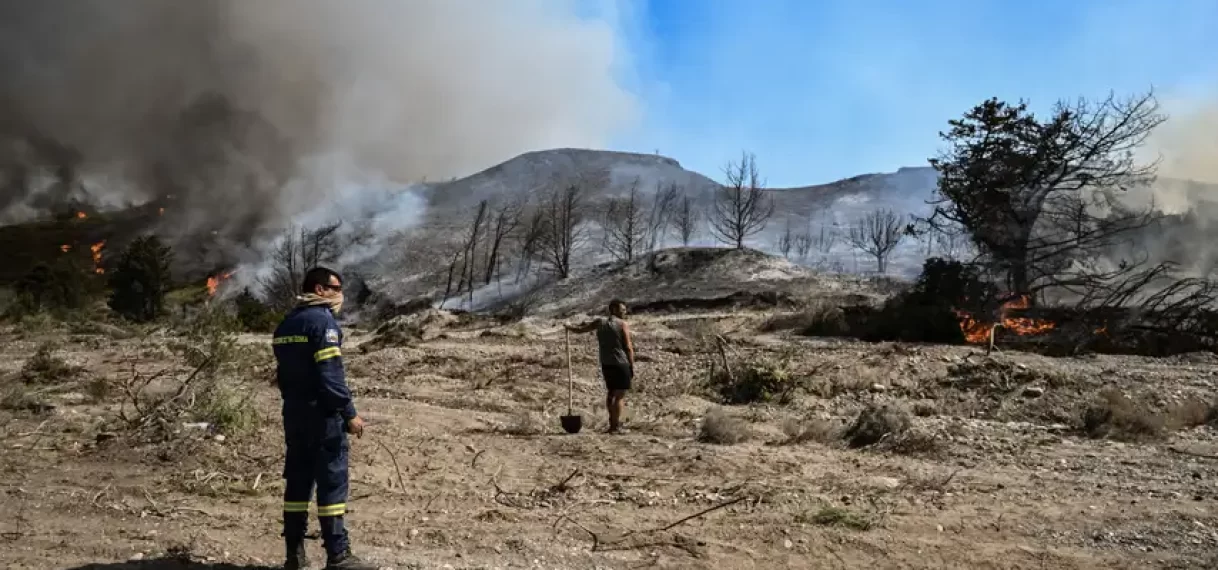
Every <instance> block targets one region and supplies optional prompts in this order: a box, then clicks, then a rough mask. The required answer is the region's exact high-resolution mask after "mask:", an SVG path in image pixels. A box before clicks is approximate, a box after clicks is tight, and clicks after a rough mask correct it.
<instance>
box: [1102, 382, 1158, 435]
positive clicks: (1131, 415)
mask: <svg viewBox="0 0 1218 570" xmlns="http://www.w3.org/2000/svg"><path fill="white" fill-rule="evenodd" d="M1165 427H1166V421H1165V418H1164V416H1163V415H1161V414H1158V413H1156V412H1155V411H1154V410H1152V409H1150V408H1148V407H1147V406H1145V405H1141V404H1138V403H1137V402H1134V401H1133V400H1132V399H1130V398H1129V396H1126V395H1125V394H1124V393H1122V392H1121V391H1120V390H1117V389H1115V388H1109V389H1105V390H1103V391H1101V392H1100V393H1099V396H1098V398H1097V399H1096V401H1095V402H1094V403H1092V404H1091V405H1090V406H1089V407H1088V408H1087V409H1086V410H1085V411H1083V416H1082V430H1083V433H1085V434H1086V435H1087V436H1088V437H1092V438H1096V439H1115V440H1119V441H1144V440H1150V439H1156V438H1159V437H1162V436H1163V433H1164V429H1165Z"/></svg>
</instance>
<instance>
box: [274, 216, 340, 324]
mask: <svg viewBox="0 0 1218 570" xmlns="http://www.w3.org/2000/svg"><path fill="white" fill-rule="evenodd" d="M341 226H342V222H335V223H331V224H326V225H323V226H319V227H316V228H308V227H303V228H299V229H297V228H296V227H290V228H288V229H286V230H284V232H283V237H282V239H281V240H280V242H279V244H278V245H276V246H275V249H274V250H273V251H272V252H271V271H270V274H269V275H268V276H266V277H262V278H260V279H259V285H260V286H261V289H262V295H263V297H264V300H265V301H266V303H267V304H268V305H270V306H271V307H273V308H275V309H277V310H284V311H286V310H288V309H290V308H292V305H293V304H295V302H296V301H295V300H296V296H297V295H298V294H300V285H301V283H302V282H304V275H305V272H307V271H308V270H309V269H312V268H313V267H317V266H318V265H325V264H330V263H334V262H335V261H336V260H337V259H338V254H339V252H340V248H341V245H342V244H341V243H340V241H339V234H338V229H339V227H341Z"/></svg>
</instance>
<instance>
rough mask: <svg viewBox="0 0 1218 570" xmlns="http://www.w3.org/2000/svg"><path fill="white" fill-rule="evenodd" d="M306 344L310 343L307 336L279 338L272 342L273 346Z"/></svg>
mask: <svg viewBox="0 0 1218 570" xmlns="http://www.w3.org/2000/svg"><path fill="white" fill-rule="evenodd" d="M306 342H309V337H307V336H277V337H275V338H274V339H273V340H272V341H271V344H299V343H306Z"/></svg>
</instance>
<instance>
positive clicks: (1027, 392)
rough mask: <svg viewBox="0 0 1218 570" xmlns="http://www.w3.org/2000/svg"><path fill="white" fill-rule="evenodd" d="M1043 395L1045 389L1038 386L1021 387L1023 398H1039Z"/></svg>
mask: <svg viewBox="0 0 1218 570" xmlns="http://www.w3.org/2000/svg"><path fill="white" fill-rule="evenodd" d="M1044 395H1045V389H1044V388H1041V387H1040V386H1028V387H1027V388H1024V389H1023V397H1025V398H1039V397H1041V396H1044Z"/></svg>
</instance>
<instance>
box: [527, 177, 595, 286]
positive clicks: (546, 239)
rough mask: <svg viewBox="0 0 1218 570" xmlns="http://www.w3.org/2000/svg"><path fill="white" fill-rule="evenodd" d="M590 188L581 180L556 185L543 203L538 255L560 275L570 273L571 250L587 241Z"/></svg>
mask: <svg viewBox="0 0 1218 570" xmlns="http://www.w3.org/2000/svg"><path fill="white" fill-rule="evenodd" d="M587 193H588V192H587V190H586V188H585V187H584V186H582V185H581V184H580V183H579V182H570V183H566V184H563V185H562V186H558V187H556V188H555V189H554V190H552V191H551V192H550V195H549V196H547V197H546V198H545V200H544V201H543V203H542V205H541V211H542V215H541V228H540V233H539V235H538V243H537V245H538V248H537V251H538V255H539V257H540V259H541V261H542V262H543V263H544V264H545V265H546V267H547V269H549V270H550V271H551V272H552V273H554V274H555V275H557V276H558V278H559V279H566V278H567V277H570V276H571V268H572V263H571V262H572V254H573V253H574V252H575V250H576V249H578V248H579V247H580V246H581V245H582V244H583V242H584V240H585V238H586V237H587V236H586V235H585V230H584V227H583V226H584V221H585V219H586V217H587V204H586V195H587Z"/></svg>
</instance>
